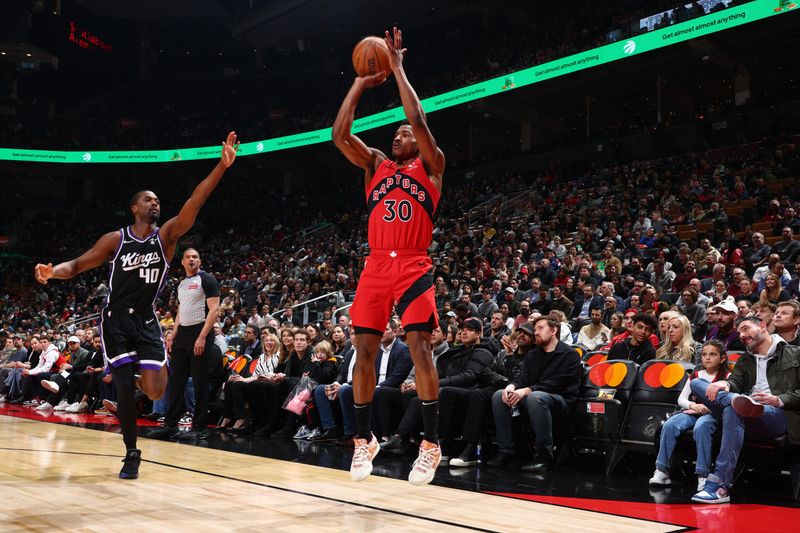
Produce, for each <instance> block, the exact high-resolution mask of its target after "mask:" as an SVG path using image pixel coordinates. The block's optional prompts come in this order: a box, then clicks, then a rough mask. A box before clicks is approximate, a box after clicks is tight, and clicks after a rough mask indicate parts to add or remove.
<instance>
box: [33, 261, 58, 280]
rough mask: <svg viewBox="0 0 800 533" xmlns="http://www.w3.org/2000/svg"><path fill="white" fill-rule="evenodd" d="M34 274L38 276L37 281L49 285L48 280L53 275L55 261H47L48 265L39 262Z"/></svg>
mask: <svg viewBox="0 0 800 533" xmlns="http://www.w3.org/2000/svg"><path fill="white" fill-rule="evenodd" d="M33 275H34V276H35V277H36V281H38V282H39V283H41V284H43V285H47V280H48V279H50V278H52V277H53V263H47V264H46V265H43V264H41V263H39V264H38V265H36V266H35V267H34V269H33Z"/></svg>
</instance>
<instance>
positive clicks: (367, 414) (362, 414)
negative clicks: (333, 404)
mask: <svg viewBox="0 0 800 533" xmlns="http://www.w3.org/2000/svg"><path fill="white" fill-rule="evenodd" d="M355 408H356V428H357V431H358V433H357V434H356V438H358V439H367V440H368V441H369V440H372V428H371V427H370V425H371V418H372V404H371V403H357V404H355Z"/></svg>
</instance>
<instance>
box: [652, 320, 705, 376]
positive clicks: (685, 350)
mask: <svg viewBox="0 0 800 533" xmlns="http://www.w3.org/2000/svg"><path fill="white" fill-rule="evenodd" d="M701 351H702V345H700V344H699V343H697V342H695V340H694V339H693V338H692V324H691V323H690V322H689V319H688V318H686V317H685V316H684V315H679V316H677V317H675V318H671V319H670V320H669V322H668V324H667V338H666V339H665V340H664V344H662V345H661V347H660V348H659V349H658V350H656V359H672V360H675V361H688V362H690V363H695V364H697V361H698V360H699V359H700V355H701Z"/></svg>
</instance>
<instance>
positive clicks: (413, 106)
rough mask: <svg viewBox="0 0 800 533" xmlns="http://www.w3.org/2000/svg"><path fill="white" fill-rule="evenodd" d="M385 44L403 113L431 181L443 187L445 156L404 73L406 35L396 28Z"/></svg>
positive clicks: (386, 38) (386, 37) (387, 37)
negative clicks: (432, 179) (404, 38)
mask: <svg viewBox="0 0 800 533" xmlns="http://www.w3.org/2000/svg"><path fill="white" fill-rule="evenodd" d="M384 40H385V41H386V46H387V47H388V48H389V65H390V66H391V67H392V72H393V73H394V77H395V78H396V79H397V87H398V89H399V90H400V100H401V101H402V102H403V111H404V112H405V114H406V118H407V119H408V122H409V123H410V124H411V130H412V131H413V132H414V137H416V139H417V147H418V148H419V151H420V154H422V159H423V161H425V164H426V165H427V166H428V170H429V171H430V174H431V178H434V180H435V181H439V183H438V185H439V186H440V187H441V177H442V174H443V173H444V164H445V160H444V153H443V152H442V151H441V150H440V149H439V147H438V146H437V145H436V139H434V138H433V134H432V133H431V130H430V129H429V128H428V121H427V119H426V117H425V111H424V110H423V109H422V104H421V103H420V101H419V96H417V93H416V92H415V91H414V88H413V87H412V86H411V83H410V82H409V81H408V77H407V76H406V73H405V70H403V57H404V56H405V53H406V49H405V48H403V32H402V31H400V30H398V29H397V28H393V29H392V35H389V32H388V31H387V32H386V36H385V38H384Z"/></svg>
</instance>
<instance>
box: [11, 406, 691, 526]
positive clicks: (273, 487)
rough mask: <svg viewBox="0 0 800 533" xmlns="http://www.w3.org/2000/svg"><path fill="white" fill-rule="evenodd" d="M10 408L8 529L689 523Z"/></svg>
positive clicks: (652, 524)
mask: <svg viewBox="0 0 800 533" xmlns="http://www.w3.org/2000/svg"><path fill="white" fill-rule="evenodd" d="M139 447H140V448H141V449H142V457H143V459H144V461H143V462H142V466H141V468H140V470H139V474H140V477H139V479H138V480H120V479H118V478H117V477H116V476H117V473H118V471H119V468H120V466H121V462H120V461H121V451H122V439H121V437H120V436H119V435H117V434H114V433H108V432H103V431H96V430H90V429H82V428H77V427H72V426H65V425H61V424H51V423H45V422H37V421H33V420H25V419H21V418H12V417H7V416H0V494H2V496H3V497H2V504H0V531H3V532H12V531H13V532H18V531H19V532H21V531H48V532H55V531H69V532H75V531H97V532H103V533H107V532H117V531H138V532H160V531H164V532H167V531H169V532H174V531H194V532H202V531H261V532H263V531H265V530H266V531H270V532H274V531H302V529H301V528H308V530H310V531H384V530H390V529H391V530H394V531H425V532H431V531H437V532H438V531H512V530H519V529H523V530H529V531H569V532H580V531H614V532H617V533H623V532H626V531H631V532H647V531H676V530H681V529H683V528H681V527H680V526H674V525H668V524H659V523H655V522H649V521H644V520H637V519H632V518H625V517H620V516H613V515H607V514H602V513H595V512H591V511H583V510H578V509H570V508H566V507H560V506H555V505H548V504H541V503H536V502H529V501H522V500H516V499H512V498H503V497H500V496H493V495H489V494H482V493H478V492H470V491H463V490H457V489H450V488H443V487H437V486H426V487H413V486H411V485H409V484H408V482H407V481H405V480H396V479H388V478H383V477H378V476H371V477H370V478H369V479H368V480H366V481H364V482H361V483H355V482H353V481H351V480H350V478H349V473H348V472H344V471H341V470H333V469H329V468H323V467H316V466H309V465H304V464H299V463H293V462H287V461H279V460H274V459H266V458H262V457H254V456H250V455H243V454H236V453H232V452H225V451H220V450H214V449H208V448H201V447H197V446H188V445H181V444H175V443H169V442H161V441H155V440H150V439H144V438H142V439H139Z"/></svg>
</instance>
